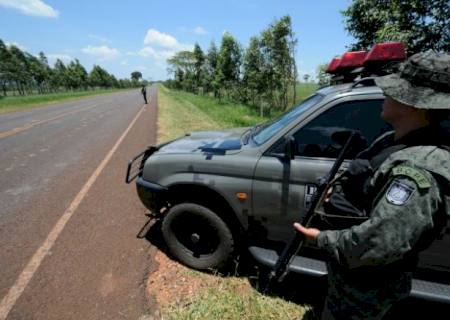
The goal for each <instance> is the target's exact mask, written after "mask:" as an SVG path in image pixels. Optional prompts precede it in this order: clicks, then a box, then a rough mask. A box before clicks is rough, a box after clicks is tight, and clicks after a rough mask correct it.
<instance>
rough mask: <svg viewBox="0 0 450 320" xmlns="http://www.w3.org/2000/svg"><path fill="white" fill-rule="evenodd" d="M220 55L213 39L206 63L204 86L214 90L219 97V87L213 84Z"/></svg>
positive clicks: (206, 88) (208, 90)
mask: <svg viewBox="0 0 450 320" xmlns="http://www.w3.org/2000/svg"><path fill="white" fill-rule="evenodd" d="M218 57H219V53H218V52H217V47H216V44H215V43H214V41H211V44H210V45H209V49H208V52H207V54H206V60H205V64H204V72H203V87H204V88H205V90H206V91H207V92H210V91H213V90H214V96H215V97H217V88H216V87H214V85H213V84H214V79H215V77H216V71H217V59H218Z"/></svg>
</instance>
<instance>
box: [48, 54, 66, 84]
mask: <svg viewBox="0 0 450 320" xmlns="http://www.w3.org/2000/svg"><path fill="white" fill-rule="evenodd" d="M51 83H52V86H53V88H55V89H56V90H60V88H61V87H64V88H65V89H66V90H67V87H68V81H67V68H66V66H65V64H64V62H62V61H61V60H60V59H56V61H55V65H54V67H53V70H52V77H51Z"/></svg>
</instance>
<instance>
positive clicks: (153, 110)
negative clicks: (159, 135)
mask: <svg viewBox="0 0 450 320" xmlns="http://www.w3.org/2000/svg"><path fill="white" fill-rule="evenodd" d="M148 96H149V105H147V106H146V107H143V99H142V97H141V95H140V91H139V90H134V91H127V92H120V93H114V94H108V95H102V96H96V97H91V98H86V99H83V100H78V101H76V102H68V103H61V104H56V105H51V106H47V107H42V108H38V109H34V110H30V111H25V112H17V113H11V114H4V115H0V244H1V245H0V270H1V271H0V275H1V276H0V299H1V300H0V319H5V318H6V319H140V318H141V319H144V318H145V316H146V315H149V314H152V312H153V310H152V306H151V305H150V304H149V303H148V301H149V300H150V301H151V297H146V290H145V277H146V275H147V274H148V272H149V271H151V268H153V267H154V266H153V261H152V255H153V253H154V252H155V250H156V249H155V248H153V247H151V246H150V244H149V243H148V242H147V241H142V240H139V239H137V238H136V234H137V233H138V231H139V230H140V228H141V227H142V226H143V225H144V223H145V222H146V217H145V215H144V214H145V213H146V210H145V208H144V207H143V206H142V205H141V204H140V201H139V200H138V198H137V195H136V191H135V188H134V186H132V185H126V184H125V183H124V176H125V169H126V164H127V162H128V160H129V159H130V158H131V157H132V156H134V155H135V154H137V153H138V152H140V151H141V150H143V149H144V148H145V146H147V145H150V144H153V143H155V141H156V118H157V94H156V88H155V87H152V88H150V90H148Z"/></svg>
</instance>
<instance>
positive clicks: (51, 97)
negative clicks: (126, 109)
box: [0, 89, 123, 113]
mask: <svg viewBox="0 0 450 320" xmlns="http://www.w3.org/2000/svg"><path fill="white" fill-rule="evenodd" d="M121 90H123V89H107V90H95V91H93V90H91V91H75V92H61V93H49V94H35V95H28V96H7V97H3V96H1V97H0V113H7V112H14V111H19V110H26V109H31V108H35V107H39V106H42V105H44V104H51V103H58V102H62V101H70V100H77V99H80V98H83V97H87V96H94V95H100V94H106V93H113V92H118V91H121Z"/></svg>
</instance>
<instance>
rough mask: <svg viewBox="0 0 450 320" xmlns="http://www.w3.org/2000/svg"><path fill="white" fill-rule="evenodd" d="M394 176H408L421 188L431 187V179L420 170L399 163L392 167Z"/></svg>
mask: <svg viewBox="0 0 450 320" xmlns="http://www.w3.org/2000/svg"><path fill="white" fill-rule="evenodd" d="M392 174H393V175H394V176H407V177H409V178H411V179H412V180H414V181H415V182H416V184H417V186H418V187H419V188H420V189H427V188H429V187H431V183H430V180H428V178H427V177H426V176H425V174H423V173H422V172H421V171H420V170H418V169H416V168H413V167H410V166H407V165H399V166H397V167H395V168H394V169H392Z"/></svg>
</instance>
